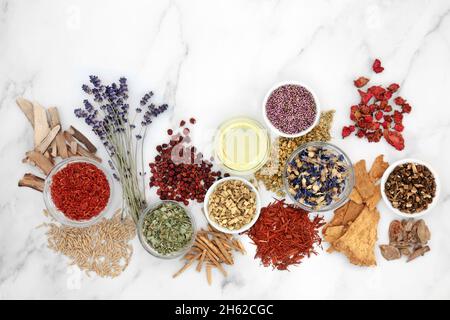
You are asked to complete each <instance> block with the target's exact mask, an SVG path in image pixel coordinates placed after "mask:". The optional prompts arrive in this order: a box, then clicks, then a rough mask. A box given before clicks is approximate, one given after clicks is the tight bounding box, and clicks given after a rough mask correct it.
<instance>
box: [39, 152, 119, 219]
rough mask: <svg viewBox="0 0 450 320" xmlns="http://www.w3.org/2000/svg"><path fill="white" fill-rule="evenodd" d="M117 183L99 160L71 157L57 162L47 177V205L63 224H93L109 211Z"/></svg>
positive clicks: (45, 191) (45, 193) (45, 198)
mask: <svg viewBox="0 0 450 320" xmlns="http://www.w3.org/2000/svg"><path fill="white" fill-rule="evenodd" d="M113 185H114V183H113V179H112V176H111V174H110V173H109V172H108V171H107V170H106V169H105V168H104V167H103V166H102V165H101V164H100V163H98V162H97V161H95V160H92V159H89V158H86V157H72V158H68V159H65V160H63V161H61V162H60V163H58V164H57V165H55V166H54V167H53V169H52V171H51V172H50V174H49V175H48V176H47V178H46V180H45V185H44V193H43V195H44V202H45V206H46V207H47V210H48V212H49V213H50V215H51V216H52V217H53V218H55V219H56V220H57V221H58V222H60V223H61V224H64V225H67V226H71V227H79V228H83V227H89V226H91V225H93V224H95V223H97V222H98V221H99V220H100V219H101V218H102V217H104V216H105V215H106V214H107V212H109V209H110V206H111V202H112V198H113V197H112V196H113Z"/></svg>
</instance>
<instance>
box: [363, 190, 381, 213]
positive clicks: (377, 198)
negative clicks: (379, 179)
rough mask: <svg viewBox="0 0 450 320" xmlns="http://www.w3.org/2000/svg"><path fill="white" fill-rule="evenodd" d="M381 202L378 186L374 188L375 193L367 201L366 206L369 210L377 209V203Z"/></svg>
mask: <svg viewBox="0 0 450 320" xmlns="http://www.w3.org/2000/svg"><path fill="white" fill-rule="evenodd" d="M380 200H381V187H380V185H378V186H376V187H375V193H374V194H373V195H372V196H371V197H370V198H369V199H367V202H366V205H367V206H368V207H369V209H370V210H373V209H375V208H376V207H377V205H378V202H380Z"/></svg>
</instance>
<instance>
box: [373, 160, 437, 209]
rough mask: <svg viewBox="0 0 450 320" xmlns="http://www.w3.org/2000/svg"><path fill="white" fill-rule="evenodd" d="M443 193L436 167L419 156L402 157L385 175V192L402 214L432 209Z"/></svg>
mask: <svg viewBox="0 0 450 320" xmlns="http://www.w3.org/2000/svg"><path fill="white" fill-rule="evenodd" d="M439 193H440V184H439V179H438V176H437V174H436V171H435V170H434V169H433V168H432V167H431V166H430V165H429V164H427V163H425V162H423V161H421V160H417V159H403V160H399V161H397V162H395V163H393V164H392V165H390V166H389V168H388V169H387V170H386V171H385V173H384V174H383V177H382V178H381V195H382V197H383V200H384V202H385V203H386V205H387V206H388V208H390V209H391V210H392V211H394V212H395V213H396V214H398V215H399V216H401V217H406V218H413V217H414V218H417V217H421V216H423V215H425V214H427V213H428V212H430V211H431V210H432V209H433V208H434V206H435V205H436V203H437V200H438V198H439Z"/></svg>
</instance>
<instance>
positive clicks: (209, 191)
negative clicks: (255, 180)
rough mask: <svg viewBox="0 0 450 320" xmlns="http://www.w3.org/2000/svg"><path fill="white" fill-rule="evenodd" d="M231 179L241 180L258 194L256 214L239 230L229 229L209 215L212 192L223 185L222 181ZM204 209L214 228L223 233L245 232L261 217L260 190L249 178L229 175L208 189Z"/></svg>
mask: <svg viewBox="0 0 450 320" xmlns="http://www.w3.org/2000/svg"><path fill="white" fill-rule="evenodd" d="M229 180H231V181H232V180H237V181H241V182H243V183H244V184H245V185H246V186H247V187H249V188H250V190H251V191H252V192H254V193H255V195H256V211H255V215H254V216H253V219H252V220H251V221H250V222H249V223H248V224H246V225H244V226H242V228H240V229H237V230H230V229H227V228H225V227H222V226H221V225H220V224H218V223H216V222H215V221H213V220H212V219H211V218H210V217H209V209H208V204H209V198H210V197H211V194H212V193H213V192H214V190H215V189H216V188H217V187H218V186H219V185H221V184H222V183H224V182H225V181H229ZM203 210H204V212H205V216H206V220H208V223H209V224H210V225H211V226H213V227H214V229H216V230H219V231H221V232H223V233H228V234H239V233H242V232H245V231H247V230H249V229H250V228H251V227H253V225H254V224H255V223H256V221H257V220H258V218H259V215H260V214H261V198H260V196H259V193H258V190H257V189H256V188H255V186H254V185H253V184H251V183H250V182H249V181H248V180H246V179H243V178H239V177H228V178H222V179H220V180H218V181H216V182H214V184H213V185H212V186H211V187H210V188H209V189H208V191H207V192H206V196H205V202H204V203H203Z"/></svg>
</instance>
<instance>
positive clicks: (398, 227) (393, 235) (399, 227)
mask: <svg viewBox="0 0 450 320" xmlns="http://www.w3.org/2000/svg"><path fill="white" fill-rule="evenodd" d="M402 240H403V224H402V223H401V222H400V221H398V220H393V221H392V222H391V224H390V225H389V243H390V244H392V243H395V242H399V241H402Z"/></svg>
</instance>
